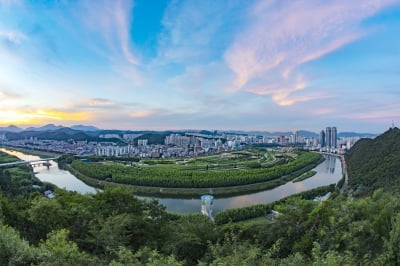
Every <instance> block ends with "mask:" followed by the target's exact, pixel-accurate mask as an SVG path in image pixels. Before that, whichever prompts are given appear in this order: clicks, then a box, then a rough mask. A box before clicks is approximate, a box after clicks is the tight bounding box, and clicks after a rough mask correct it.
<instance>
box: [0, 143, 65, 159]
mask: <svg viewBox="0 0 400 266" xmlns="http://www.w3.org/2000/svg"><path fill="white" fill-rule="evenodd" d="M0 147H3V148H5V149H7V150H12V151H18V152H22V153H24V154H28V155H34V156H39V157H40V158H41V159H43V158H52V157H58V156H60V153H53V152H47V151H42V150H31V149H24V148H19V147H14V146H5V145H1V146H0Z"/></svg>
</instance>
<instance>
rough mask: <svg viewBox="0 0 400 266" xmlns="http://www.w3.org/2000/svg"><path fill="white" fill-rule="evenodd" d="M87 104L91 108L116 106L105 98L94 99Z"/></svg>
mask: <svg viewBox="0 0 400 266" xmlns="http://www.w3.org/2000/svg"><path fill="white" fill-rule="evenodd" d="M87 104H88V105H91V106H93V105H95V106H99V105H112V104H114V102H113V101H111V100H108V99H103V98H92V99H89V100H88V101H87Z"/></svg>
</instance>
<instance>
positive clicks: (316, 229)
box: [0, 128, 400, 266]
mask: <svg viewBox="0 0 400 266" xmlns="http://www.w3.org/2000/svg"><path fill="white" fill-rule="evenodd" d="M399 143H400V130H399V129H397V128H394V129H390V130H389V131H387V132H386V133H385V134H383V135H381V136H380V137H378V138H376V139H374V140H368V141H360V142H359V143H358V144H357V145H356V146H355V147H354V148H353V149H352V150H351V151H350V152H349V153H348V154H347V155H346V158H347V163H348V168H349V173H350V180H349V181H350V182H349V186H347V188H346V189H344V190H342V191H340V190H339V189H338V188H334V187H333V193H332V194H331V197H330V198H329V199H328V200H326V201H323V202H319V201H314V200H310V199H311V198H313V196H314V195H312V193H313V192H309V193H311V194H307V193H305V194H300V195H297V196H293V197H290V198H288V199H285V200H281V201H279V202H275V203H271V204H268V206H258V207H253V209H254V210H257V213H258V215H256V216H252V219H247V220H246V219H234V217H235V216H236V217H238V216H239V214H240V215H243V216H248V215H247V213H251V212H252V210H251V208H244V209H234V210H228V211H226V212H225V215H224V214H223V213H224V212H222V213H221V214H219V215H220V216H221V217H220V218H218V219H220V220H219V221H217V217H216V222H212V221H210V220H209V219H208V218H207V217H206V216H204V215H200V214H190V215H177V214H171V213H168V212H166V211H165V208H164V207H163V206H161V205H159V204H158V203H157V202H155V201H141V200H138V199H137V198H136V197H135V196H134V194H133V193H132V189H131V188H130V187H122V186H120V187H116V188H109V187H106V188H105V190H104V191H103V192H99V193H97V194H94V195H92V194H89V195H80V194H77V193H73V192H68V191H65V190H62V189H55V188H52V187H51V185H50V184H45V183H41V182H40V181H39V180H36V179H35V177H34V176H33V175H32V172H31V170H30V169H29V167H26V166H18V167H9V168H2V169H0V189H1V193H0V265H113V266H114V265H400V233H399V232H400V214H399V213H400V194H399V191H398V184H399V182H400V171H399V169H400V146H399ZM364 156H365V157H364ZM12 160H16V158H13V157H11V156H9V155H5V154H0V162H10V161H12ZM47 189H52V190H54V195H55V198H52V199H50V198H47V197H45V196H44V195H43V192H44V191H45V190H47ZM331 189H332V187H330V188H329V189H328V190H331ZM325 191H326V190H325ZM325 191H321V192H323V193H324V192H325ZM331 191H332V190H331ZM314 192H315V191H314ZM315 193H316V194H318V192H315ZM271 210H275V211H277V212H279V213H280V215H279V216H277V217H276V219H274V220H268V219H267V218H266V216H267V214H268V213H269V212H270V211H271ZM235 213H236V214H235ZM253 213H255V212H253ZM248 217H249V216H248ZM222 218H223V219H222ZM235 220H237V221H239V220H240V222H236V221H235Z"/></svg>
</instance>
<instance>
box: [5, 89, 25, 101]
mask: <svg viewBox="0 0 400 266" xmlns="http://www.w3.org/2000/svg"><path fill="white" fill-rule="evenodd" d="M20 98H22V96H21V95H19V94H18V93H13V92H10V91H8V90H4V89H0V101H3V100H15V99H20Z"/></svg>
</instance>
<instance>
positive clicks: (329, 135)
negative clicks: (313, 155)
mask: <svg viewBox="0 0 400 266" xmlns="http://www.w3.org/2000/svg"><path fill="white" fill-rule="evenodd" d="M325 146H326V147H329V148H337V129H336V127H327V128H326V130H325Z"/></svg>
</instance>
